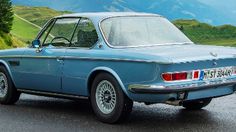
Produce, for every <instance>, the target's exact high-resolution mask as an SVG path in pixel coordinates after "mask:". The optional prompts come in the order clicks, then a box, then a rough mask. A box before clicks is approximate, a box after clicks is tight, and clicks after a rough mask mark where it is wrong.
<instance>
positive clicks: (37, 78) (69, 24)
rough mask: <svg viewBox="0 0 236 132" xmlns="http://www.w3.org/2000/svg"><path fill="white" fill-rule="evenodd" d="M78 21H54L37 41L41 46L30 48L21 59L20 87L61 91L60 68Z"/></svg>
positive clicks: (63, 19) (74, 19)
mask: <svg viewBox="0 0 236 132" xmlns="http://www.w3.org/2000/svg"><path fill="white" fill-rule="evenodd" d="M78 21H79V18H57V19H54V20H52V21H51V22H49V24H48V26H46V28H45V29H44V30H43V32H42V33H40V35H39V37H38V38H37V39H38V40H40V43H41V44H42V46H41V47H40V48H29V49H28V50H26V51H25V54H24V57H23V59H22V63H21V64H22V65H21V66H22V67H23V68H22V77H21V80H22V81H21V82H22V83H21V85H20V86H21V88H24V89H28V90H39V91H45V92H57V93H60V92H62V90H61V88H62V80H61V79H62V68H63V67H62V66H63V56H64V55H65V50H66V48H67V47H68V46H69V45H70V43H71V42H70V41H71V38H72V36H73V33H74V30H75V28H76V27H77V25H78Z"/></svg>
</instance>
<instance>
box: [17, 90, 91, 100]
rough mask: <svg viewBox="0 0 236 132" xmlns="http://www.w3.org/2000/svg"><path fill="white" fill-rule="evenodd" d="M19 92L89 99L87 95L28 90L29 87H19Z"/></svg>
mask: <svg viewBox="0 0 236 132" xmlns="http://www.w3.org/2000/svg"><path fill="white" fill-rule="evenodd" d="M17 91H18V92H21V93H26V94H32V95H38V96H46V97H57V98H65V99H88V97H85V96H78V95H70V94H63V93H54V92H44V91H35V90H28V89H17Z"/></svg>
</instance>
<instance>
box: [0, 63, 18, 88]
mask: <svg viewBox="0 0 236 132" xmlns="http://www.w3.org/2000/svg"><path fill="white" fill-rule="evenodd" d="M0 66H3V67H5V68H6V70H7V71H8V73H9V75H10V77H11V79H12V82H13V83H14V84H15V82H14V79H13V76H12V72H11V70H10V67H9V66H8V64H7V63H6V62H5V61H4V60H0Z"/></svg>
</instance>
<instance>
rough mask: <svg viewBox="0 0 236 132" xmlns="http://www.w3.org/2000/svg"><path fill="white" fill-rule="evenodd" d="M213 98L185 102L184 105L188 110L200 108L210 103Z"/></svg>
mask: <svg viewBox="0 0 236 132" xmlns="http://www.w3.org/2000/svg"><path fill="white" fill-rule="evenodd" d="M211 100H212V99H211V98H209V99H200V100H193V101H186V102H183V107H184V108H186V109H187V110H200V109H202V108H203V107H206V106H207V105H209V104H210V102H211Z"/></svg>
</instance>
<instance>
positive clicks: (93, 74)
mask: <svg viewBox="0 0 236 132" xmlns="http://www.w3.org/2000/svg"><path fill="white" fill-rule="evenodd" d="M102 72H106V73H109V74H111V75H112V76H113V77H114V78H115V79H116V80H117V81H118V83H119V84H120V86H121V88H122V91H123V92H124V93H125V94H126V96H128V92H127V90H126V88H125V86H124V84H123V82H122V81H121V79H120V77H119V75H118V74H117V73H116V72H115V71H114V70H113V69H111V68H108V67H97V68H95V69H93V70H92V71H91V73H90V74H89V76H88V79H87V88H88V95H89V96H90V92H91V87H92V82H93V80H94V79H95V77H96V76H97V75H98V74H99V73H102ZM128 97H129V96H128Z"/></svg>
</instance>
